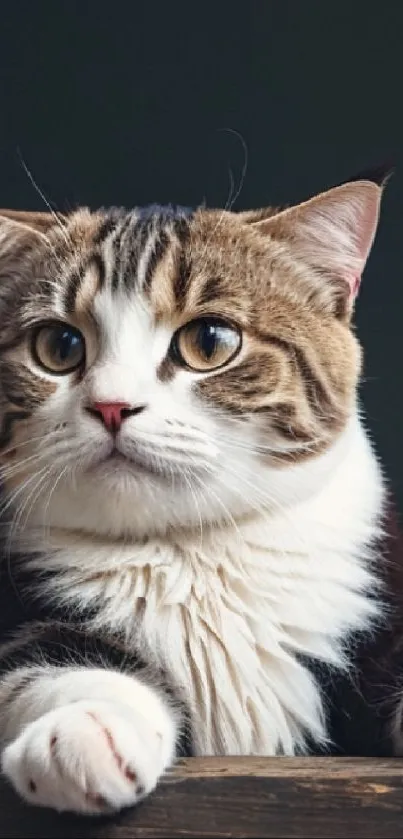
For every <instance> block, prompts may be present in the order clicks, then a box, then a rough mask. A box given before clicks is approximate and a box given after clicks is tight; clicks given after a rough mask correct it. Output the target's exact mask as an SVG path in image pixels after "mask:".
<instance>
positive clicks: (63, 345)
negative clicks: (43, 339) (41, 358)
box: [55, 329, 80, 361]
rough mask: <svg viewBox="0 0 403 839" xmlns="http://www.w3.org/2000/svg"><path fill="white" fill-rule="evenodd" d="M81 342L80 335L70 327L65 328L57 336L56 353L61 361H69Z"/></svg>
mask: <svg viewBox="0 0 403 839" xmlns="http://www.w3.org/2000/svg"><path fill="white" fill-rule="evenodd" d="M79 343H80V339H79V337H78V335H75V334H74V332H70V331H69V330H68V329H65V330H63V332H61V333H59V335H58V336H57V337H56V340H55V355H57V356H58V357H59V359H60V361H67V359H68V358H69V356H70V355H71V353H72V352H74V350H75V349H76V347H77V344H79Z"/></svg>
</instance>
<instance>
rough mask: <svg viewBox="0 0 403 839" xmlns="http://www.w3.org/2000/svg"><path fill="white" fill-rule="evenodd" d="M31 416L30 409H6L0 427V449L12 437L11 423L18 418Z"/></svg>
mask: <svg viewBox="0 0 403 839" xmlns="http://www.w3.org/2000/svg"><path fill="white" fill-rule="evenodd" d="M30 416H31V412H30V411H7V413H6V414H5V415H4V417H3V422H2V426H1V429H0V449H2V448H4V446H7V444H8V443H9V442H10V440H11V437H12V431H13V425H14V423H16V422H18V421H19V420H24V419H28V417H30Z"/></svg>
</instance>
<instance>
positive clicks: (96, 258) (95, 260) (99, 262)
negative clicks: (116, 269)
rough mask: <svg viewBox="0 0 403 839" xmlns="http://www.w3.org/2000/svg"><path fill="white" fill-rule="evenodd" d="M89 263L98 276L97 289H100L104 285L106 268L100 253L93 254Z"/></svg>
mask: <svg viewBox="0 0 403 839" xmlns="http://www.w3.org/2000/svg"><path fill="white" fill-rule="evenodd" d="M91 263H92V264H93V265H94V266H95V270H96V272H97V274H98V287H99V288H100V289H102V288H103V287H104V285H105V277H106V267H105V262H104V258H103V256H102V254H101V253H94V254H93V256H92V257H91Z"/></svg>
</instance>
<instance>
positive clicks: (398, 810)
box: [0, 758, 403, 839]
mask: <svg viewBox="0 0 403 839" xmlns="http://www.w3.org/2000/svg"><path fill="white" fill-rule="evenodd" d="M258 836H262V837H278V838H279V839H285V837H289V838H290V839H291V838H292V837H310V838H312V839H339V837H340V839H350V837H351V839H361V837H362V839H364V837H365V839H402V837H403V761H400V760H376V761H368V760H364V759H355V760H344V759H339V758H313V759H310V758H274V759H270V758H268V759H266V758H245V759H243V758H237V759H228V758H204V759H200V760H199V759H192V760H188V761H184V762H183V763H182V764H181V765H179V766H177V767H176V769H175V770H174V771H173V772H172V773H171V774H170V775H169V776H168V777H167V778H166V779H165V780H164V781H163V782H162V783H161V784H160V786H159V787H158V790H157V791H156V792H155V793H154V795H153V796H152V797H150V798H149V799H148V800H147V801H146V802H144V803H143V804H142V805H141V806H139V807H138V808H137V809H135V810H131V811H126V812H124V813H123V814H120V815H119V816H116V817H114V818H112V819H82V818H75V817H72V816H66V815H58V814H56V813H52V812H49V811H41V810H35V809H30V808H28V807H25V806H24V805H23V804H22V803H21V802H20V801H19V800H17V798H16V797H15V796H14V794H13V793H12V791H11V790H10V789H9V788H8V787H6V786H5V785H0V839H6V837H7V839H16V837H18V839H34V837H35V839H50V837H51V838H52V839H137V837H143V839H146V838H147V837H161V839H162V837H174V839H176V837H182V839H183V837H218V839H220V838H221V837H245V839H248V837H258Z"/></svg>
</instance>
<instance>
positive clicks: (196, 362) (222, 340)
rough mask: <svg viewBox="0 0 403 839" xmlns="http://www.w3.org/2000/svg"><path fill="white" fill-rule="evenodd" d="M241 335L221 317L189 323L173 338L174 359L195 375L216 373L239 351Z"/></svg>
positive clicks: (199, 319) (206, 318)
mask: <svg viewBox="0 0 403 839" xmlns="http://www.w3.org/2000/svg"><path fill="white" fill-rule="evenodd" d="M241 343H242V339H241V333H240V332H239V331H238V329H237V328H236V327H234V326H233V325H232V324H230V323H228V322H227V321H225V320H221V318H214V317H205V318H198V319H197V320H192V321H190V323H187V324H186V325H185V326H182V327H181V329H178V331H177V332H176V333H175V335H174V339H173V353H174V356H175V358H176V360H177V361H178V362H179V363H180V364H182V365H183V366H185V367H187V368H188V369H190V370H194V371H195V372H197V373H204V372H208V371H209V370H216V369H217V368H218V367H223V365H224V364H228V362H229V361H231V360H232V359H233V358H234V357H235V356H236V355H237V353H238V352H239V350H240V349H241Z"/></svg>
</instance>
